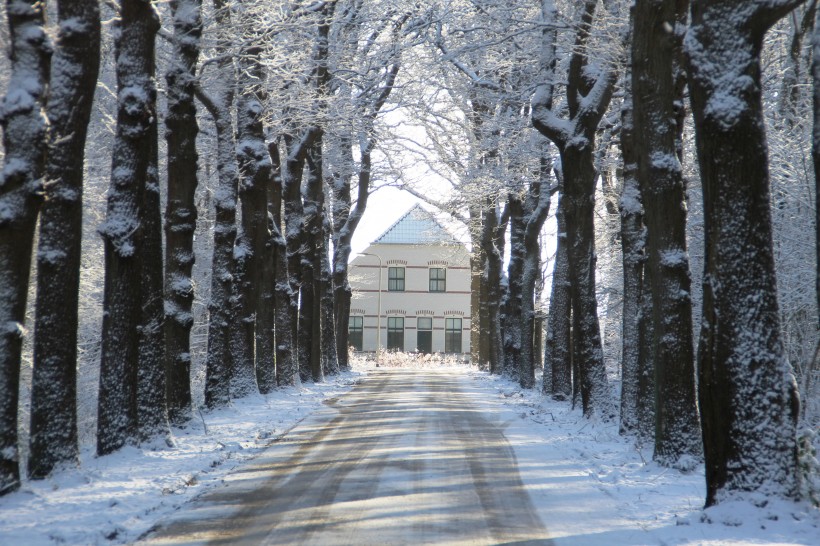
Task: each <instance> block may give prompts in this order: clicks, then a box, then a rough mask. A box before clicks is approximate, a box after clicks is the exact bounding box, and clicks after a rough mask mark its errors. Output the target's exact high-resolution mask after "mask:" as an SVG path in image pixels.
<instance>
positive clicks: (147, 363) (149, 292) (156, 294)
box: [137, 118, 169, 441]
mask: <svg viewBox="0 0 820 546" xmlns="http://www.w3.org/2000/svg"><path fill="white" fill-rule="evenodd" d="M151 133H152V136H151V157H150V162H149V164H148V172H147V175H146V180H145V193H144V194H143V207H142V210H141V216H140V226H141V230H142V242H143V249H142V286H141V290H142V318H141V319H140V326H139V342H138V343H139V361H138V366H139V369H138V371H137V427H138V429H139V430H138V433H139V439H140V440H141V441H144V440H149V439H151V438H153V437H154V436H157V435H160V434H168V432H169V429H168V405H167V395H166V393H167V391H166V380H167V378H166V368H165V364H166V358H165V329H164V328H163V322H164V321H165V307H164V305H163V302H164V298H163V285H162V282H163V263H162V210H161V207H162V205H161V203H160V189H159V185H160V180H159V158H158V155H159V150H158V149H157V147H158V143H157V141H158V138H159V137H158V127H157V120H156V118H154V120H153V122H152V127H151Z"/></svg>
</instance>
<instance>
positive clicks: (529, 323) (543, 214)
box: [518, 143, 552, 389]
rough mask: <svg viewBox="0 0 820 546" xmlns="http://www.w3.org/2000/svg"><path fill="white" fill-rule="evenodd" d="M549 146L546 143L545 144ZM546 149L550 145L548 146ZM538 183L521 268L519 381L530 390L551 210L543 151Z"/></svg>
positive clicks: (529, 202)
mask: <svg viewBox="0 0 820 546" xmlns="http://www.w3.org/2000/svg"><path fill="white" fill-rule="evenodd" d="M544 144H546V143H544ZM545 147H546V146H545ZM542 153H543V154H544V155H542V157H541V161H540V163H541V165H540V172H539V173H538V180H537V181H534V182H533V183H532V184H530V189H529V192H528V194H527V196H526V199H525V200H524V208H525V210H526V217H525V218H526V223H525V224H524V232H523V234H522V235H523V238H522V239H523V240H522V243H523V247H524V261H523V264H522V268H521V362H520V371H519V378H518V380H519V382H520V383H521V386H522V387H524V388H526V389H531V388H532V387H533V386H534V385H535V366H536V363H535V351H534V342H535V340H534V335H535V331H534V329H535V284H536V281H537V279H538V276H539V275H540V272H541V246H540V245H539V244H538V236H539V235H540V233H541V228H542V227H543V226H544V222H545V221H546V220H547V216H548V215H549V211H550V204H551V203H550V195H551V194H550V187H549V173H550V171H551V170H552V161H551V160H550V158H549V157H548V156H547V155H546V154H547V152H546V150H544V151H543V152H542Z"/></svg>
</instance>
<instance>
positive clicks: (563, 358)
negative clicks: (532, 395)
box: [544, 195, 573, 400]
mask: <svg viewBox="0 0 820 546" xmlns="http://www.w3.org/2000/svg"><path fill="white" fill-rule="evenodd" d="M562 200H563V195H562V196H561V198H560V199H559V200H558V207H557V211H556V215H555V216H556V220H557V223H558V241H557V244H556V248H555V263H554V265H553V269H552V290H551V293H550V310H549V317H548V319H547V340H546V342H545V344H544V368H547V367H549V368H550V370H552V373H551V374H550V375H551V384H550V385H546V384H545V385H544V392H549V393H551V394H552V397H553V398H554V399H555V400H570V399H572V391H573V389H572V386H573V382H572V369H573V368H572V350H571V348H572V336H571V331H572V305H571V298H570V293H569V287H570V282H569V263H568V260H569V258H568V256H567V235H566V222H564V213H563V212H562V211H563V209H562V207H561V201H562Z"/></svg>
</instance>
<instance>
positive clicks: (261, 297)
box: [256, 144, 279, 394]
mask: <svg viewBox="0 0 820 546" xmlns="http://www.w3.org/2000/svg"><path fill="white" fill-rule="evenodd" d="M275 148H276V146H275V145H271V144H268V145H267V150H268V155H269V157H270V159H271V170H270V173H269V176H270V180H269V181H268V184H267V188H266V190H267V191H266V192H265V197H266V205H265V209H266V217H267V218H266V225H267V233H268V234H269V236H268V240H267V241H266V242H265V245H264V247H262V248H259V249H258V252H259V254H260V256H259V261H258V266H259V274H258V275H257V279H258V281H257V282H258V286H257V298H256V383H257V384H258V385H259V392H261V393H262V394H268V393H269V392H271V391H273V390H274V389H275V388H276V334H275V331H276V255H275V253H276V246H275V239H276V235H275V230H277V229H278V228H277V226H276V225H275V224H274V223H273V218H272V212H273V207H274V191H275V190H274V185H275V184H276V178H277V176H278V174H279V164H278V156H277V157H276V158H274V156H273V155H271V149H275Z"/></svg>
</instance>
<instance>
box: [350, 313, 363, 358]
mask: <svg viewBox="0 0 820 546" xmlns="http://www.w3.org/2000/svg"><path fill="white" fill-rule="evenodd" d="M347 342H348V344H350V345H352V346H353V348H354V349H356V350H357V351H361V350H362V346H363V344H364V317H356V316H352V317H350V324H349V326H348V333H347Z"/></svg>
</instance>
